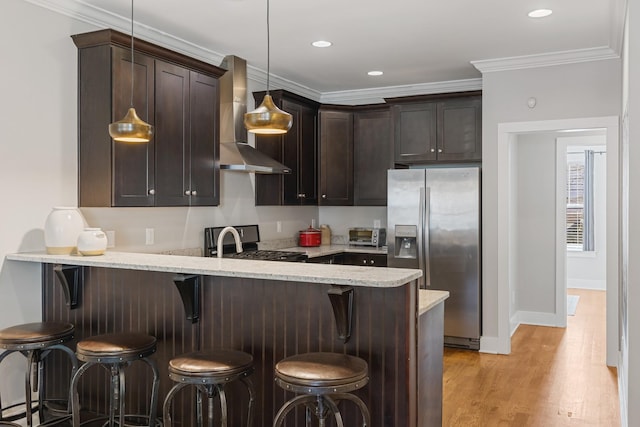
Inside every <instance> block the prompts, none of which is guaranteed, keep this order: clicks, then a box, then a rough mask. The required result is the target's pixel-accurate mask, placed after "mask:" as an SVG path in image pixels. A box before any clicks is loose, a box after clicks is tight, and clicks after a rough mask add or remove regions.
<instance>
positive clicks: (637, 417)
mask: <svg viewBox="0 0 640 427" xmlns="http://www.w3.org/2000/svg"><path fill="white" fill-rule="evenodd" d="M628 3H631V2H628ZM626 19H627V21H626V27H625V40H624V47H623V58H624V66H623V82H622V88H623V91H622V98H621V99H622V105H621V107H622V110H623V120H622V132H621V134H622V148H621V153H622V162H621V163H622V195H621V196H622V197H621V199H622V206H621V212H620V213H621V218H622V221H621V222H622V224H621V225H622V226H621V236H620V239H621V245H620V246H621V258H622V260H621V261H622V262H621V272H620V273H621V276H620V278H621V290H620V316H621V318H620V322H621V330H620V350H621V351H620V362H619V366H618V382H619V386H620V403H621V406H622V408H621V412H622V426H623V427H626V426H637V425H640V406H639V405H637V402H640V327H639V326H638V325H640V310H638V307H639V305H638V304H639V303H638V302H639V301H640V263H638V261H637V260H638V259H640V222H639V221H637V218H640V191H638V187H640V167H638V165H640V145H639V143H638V141H640V120H639V119H640V116H639V113H638V111H640V88H639V87H638V80H637V77H635V79H632V76H637V75H638V73H639V72H640V52H639V48H640V13H639V12H638V11H637V10H636V9H632V8H631V6H630V5H628V6H627V17H626Z"/></svg>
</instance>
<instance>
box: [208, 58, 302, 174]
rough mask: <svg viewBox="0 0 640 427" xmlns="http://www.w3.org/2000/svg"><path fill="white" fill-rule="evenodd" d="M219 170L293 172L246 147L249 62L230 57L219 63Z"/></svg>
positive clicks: (271, 172) (248, 146)
mask: <svg viewBox="0 0 640 427" xmlns="http://www.w3.org/2000/svg"><path fill="white" fill-rule="evenodd" d="M220 66H221V67H222V68H225V69H226V70H227V72H226V73H224V75H223V76H222V77H220V80H219V82H220V169H222V170H230V171H237V172H249V173H251V172H253V173H270V174H286V173H291V169H290V168H288V167H287V166H285V165H283V164H282V163H279V162H277V161H275V160H274V159H272V158H271V157H269V156H267V155H266V154H264V153H262V152H260V151H258V150H256V149H255V148H253V147H252V146H250V145H249V144H247V130H246V129H245V127H244V114H245V113H246V112H247V61H245V60H244V59H242V58H239V57H237V56H234V55H228V56H226V57H225V58H224V60H223V61H222V64H220Z"/></svg>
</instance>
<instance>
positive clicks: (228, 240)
mask: <svg viewBox="0 0 640 427" xmlns="http://www.w3.org/2000/svg"><path fill="white" fill-rule="evenodd" d="M233 228H235V229H236V230H237V231H238V234H239V235H240V240H241V242H242V252H240V253H236V244H235V240H234V239H233V235H232V234H231V233H227V234H226V235H225V236H224V239H223V241H222V256H223V257H224V258H239V259H250V260H263V261H290V262H304V261H306V260H307V258H308V257H307V254H306V253H304V252H288V251H275V250H274V251H272V250H259V249H258V242H260V231H259V228H258V225H257V224H256V225H239V226H234V227H233ZM223 229H224V227H207V228H205V229H204V256H206V257H215V256H218V248H217V242H218V236H220V232H221V231H222V230H223Z"/></svg>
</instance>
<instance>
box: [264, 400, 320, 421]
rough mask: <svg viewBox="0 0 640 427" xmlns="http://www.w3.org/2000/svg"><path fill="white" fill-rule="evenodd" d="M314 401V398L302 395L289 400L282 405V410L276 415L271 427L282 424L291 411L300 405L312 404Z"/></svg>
mask: <svg viewBox="0 0 640 427" xmlns="http://www.w3.org/2000/svg"><path fill="white" fill-rule="evenodd" d="M315 401H316V397H315V396H312V395H310V394H303V395H300V396H296V397H294V398H293V399H291V400H289V401H288V402H287V403H285V404H284V405H282V408H280V410H279V411H278V413H277V414H276V417H275V418H274V420H273V427H279V426H281V425H282V423H283V422H284V418H285V417H286V416H287V414H288V413H289V412H291V411H292V410H293V408H295V407H296V406H298V405H300V404H305V405H306V404H307V403H313V402H315Z"/></svg>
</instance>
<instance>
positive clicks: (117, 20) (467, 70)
mask: <svg viewBox="0 0 640 427" xmlns="http://www.w3.org/2000/svg"><path fill="white" fill-rule="evenodd" d="M27 1H30V2H32V3H36V4H41V5H43V6H45V7H50V8H55V7H51V4H52V3H53V4H56V3H57V4H58V5H61V4H62V5H64V9H65V10H66V11H65V12H64V13H68V14H71V15H73V14H77V13H79V14H81V15H82V14H84V15H85V16H91V18H90V19H85V20H88V21H90V22H92V23H96V24H98V25H99V26H100V25H101V26H105V27H106V26H110V27H112V28H116V29H119V30H121V31H124V32H127V33H129V31H130V30H129V28H130V27H129V25H130V23H129V22H130V21H129V19H130V14H131V2H130V0H46V1H45V0H27ZM623 1H624V0H562V1H560V0H482V1H481V0H395V1H388V0H387V1H383V0H346V1H345V0H323V1H314V2H312V1H309V0H270V2H271V5H270V7H271V12H270V16H271V19H270V22H271V74H272V75H275V76H277V77H275V82H276V83H277V82H278V81H279V79H278V77H279V78H281V79H283V80H284V81H290V82H294V83H295V84H297V85H300V86H301V87H306V88H308V89H310V90H311V91H313V92H317V93H319V94H326V93H331V92H336V91H337V92H341V91H357V90H366V89H370V88H381V87H389V86H393V87H397V86H405V85H420V84H431V83H435V82H446V81H453V80H456V81H457V80H466V79H478V78H480V77H481V73H480V72H479V71H478V70H477V69H476V67H474V65H473V64H471V61H481V62H480V64H479V67H480V66H481V65H483V64H486V62H485V61H486V60H492V61H489V63H493V62H494V61H493V60H497V59H504V58H512V57H523V56H526V57H529V58H533V61H534V62H535V61H536V60H539V59H540V58H544V57H545V55H546V54H550V53H552V54H554V55H552V56H553V57H554V58H556V59H557V58H558V57H561V58H578V60H584V58H585V57H586V58H589V56H590V55H592V54H593V53H594V52H596V55H595V56H598V55H601V54H602V52H609V53H610V54H613V55H617V54H618V53H619V40H620V39H621V36H622V33H621V27H622V26H621V22H622V16H621V15H620V13H619V11H620V10H622V9H621V3H622V2H623ZM134 7H135V8H134V18H135V22H136V27H135V30H134V31H135V33H136V36H139V37H140V38H146V39H149V38H164V39H165V40H166V39H168V40H172V42H173V43H175V44H176V45H182V46H185V45H186V46H190V47H192V48H193V49H196V50H200V51H202V52H205V54H204V55H201V58H200V59H203V58H202V56H204V57H205V58H204V59H205V60H208V61H209V62H212V63H215V64H216V65H217V64H218V63H219V60H220V58H222V57H223V56H225V55H228V54H234V55H237V56H240V57H242V58H244V59H246V60H247V62H248V64H249V66H250V67H255V68H258V69H261V70H266V56H267V55H266V51H267V44H266V31H267V30H266V0H180V1H176V0H135V4H134ZM542 7H544V8H550V9H553V14H552V15H551V16H550V17H547V18H542V19H537V20H534V19H531V18H529V17H527V13H528V12H529V11H530V10H533V9H537V8H542ZM154 35H155V36H154ZM156 36H157V37H156ZM318 39H324V40H329V41H331V42H333V46H332V47H330V48H325V49H318V48H314V47H312V46H311V42H312V41H314V40H318ZM151 41H154V40H151ZM185 42H186V43H185ZM558 53H559V54H558ZM532 55H533V56H532ZM540 55H542V57H541V56H540ZM531 56H532V57H531ZM529 58H517V59H511V61H517V62H519V63H523V62H524V63H525V64H526V63H527V62H528V61H529ZM536 58H537V59H536ZM476 65H478V64H476ZM374 69H375V70H382V71H384V75H383V76H381V77H370V76H367V74H366V73H367V71H370V70H374ZM272 88H274V89H275V88H277V86H275V85H274V84H273V83H272Z"/></svg>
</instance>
